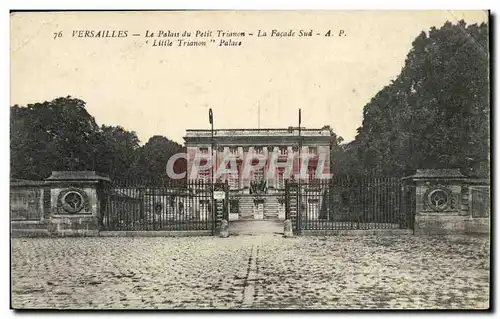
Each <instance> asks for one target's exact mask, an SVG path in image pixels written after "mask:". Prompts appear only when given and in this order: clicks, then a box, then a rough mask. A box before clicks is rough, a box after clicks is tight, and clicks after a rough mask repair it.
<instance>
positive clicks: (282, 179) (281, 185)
mask: <svg viewBox="0 0 500 319" xmlns="http://www.w3.org/2000/svg"><path fill="white" fill-rule="evenodd" d="M277 182H278V188H279V189H283V188H285V172H284V171H282V170H279V171H278V181H277Z"/></svg>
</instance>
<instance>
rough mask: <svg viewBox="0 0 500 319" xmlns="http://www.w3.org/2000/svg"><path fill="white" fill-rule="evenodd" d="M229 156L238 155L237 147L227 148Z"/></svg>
mask: <svg viewBox="0 0 500 319" xmlns="http://www.w3.org/2000/svg"><path fill="white" fill-rule="evenodd" d="M229 154H231V155H238V147H236V146H231V147H230V148H229Z"/></svg>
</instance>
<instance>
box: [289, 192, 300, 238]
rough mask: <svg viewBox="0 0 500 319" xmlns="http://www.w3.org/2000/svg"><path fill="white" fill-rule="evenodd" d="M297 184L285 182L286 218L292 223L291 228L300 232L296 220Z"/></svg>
mask: <svg viewBox="0 0 500 319" xmlns="http://www.w3.org/2000/svg"><path fill="white" fill-rule="evenodd" d="M297 199H298V185H297V184H296V183H287V184H286V201H287V202H286V207H287V214H286V215H287V216H286V219H287V220H290V222H291V223H292V229H293V230H295V232H296V233H297V234H298V233H300V229H299V224H298V221H297V215H298V200H297Z"/></svg>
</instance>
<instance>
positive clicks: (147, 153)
mask: <svg viewBox="0 0 500 319" xmlns="http://www.w3.org/2000/svg"><path fill="white" fill-rule="evenodd" d="M180 152H184V148H183V147H182V145H180V144H178V143H176V142H173V141H171V140H169V139H168V138H166V137H164V136H159V135H155V136H153V137H151V138H150V139H149V140H148V142H147V143H146V144H145V145H144V146H142V147H141V148H139V149H138V150H137V158H136V163H135V165H134V166H135V168H134V176H135V177H136V179H138V180H142V181H147V182H153V183H161V182H164V181H165V180H166V179H168V176H167V175H166V167H167V162H168V160H169V159H170V157H171V156H173V155H174V154H177V153H180ZM181 170H182V169H181ZM179 172H180V171H179V168H177V173H179Z"/></svg>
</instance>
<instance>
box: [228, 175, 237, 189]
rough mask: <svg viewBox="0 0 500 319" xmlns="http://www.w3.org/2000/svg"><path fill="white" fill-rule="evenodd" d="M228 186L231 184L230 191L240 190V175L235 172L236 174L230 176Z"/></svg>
mask: <svg viewBox="0 0 500 319" xmlns="http://www.w3.org/2000/svg"><path fill="white" fill-rule="evenodd" d="M228 184H229V189H238V188H240V183H239V179H238V173H237V172H235V173H234V174H229V176H228Z"/></svg>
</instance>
